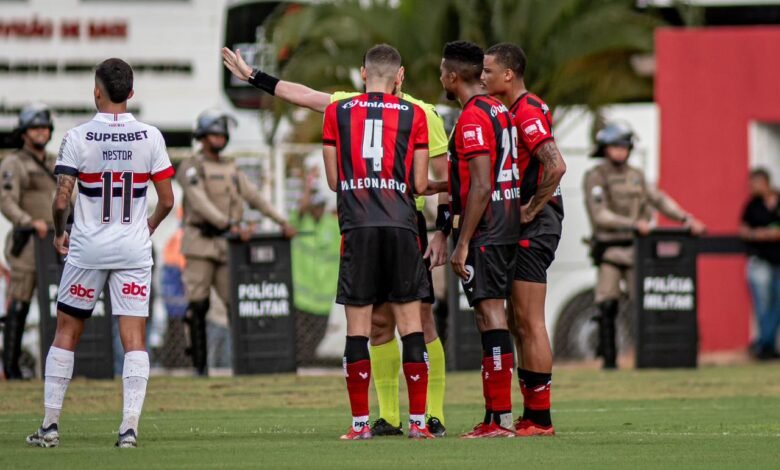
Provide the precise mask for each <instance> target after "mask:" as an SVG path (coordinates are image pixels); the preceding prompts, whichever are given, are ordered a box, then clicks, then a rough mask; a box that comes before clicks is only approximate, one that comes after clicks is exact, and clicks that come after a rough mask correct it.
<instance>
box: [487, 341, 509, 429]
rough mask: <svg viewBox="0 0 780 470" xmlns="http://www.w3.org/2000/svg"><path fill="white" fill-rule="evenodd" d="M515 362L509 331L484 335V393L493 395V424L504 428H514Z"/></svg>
mask: <svg viewBox="0 0 780 470" xmlns="http://www.w3.org/2000/svg"><path fill="white" fill-rule="evenodd" d="M514 363H515V358H514V352H513V350H512V337H511V336H510V335H509V330H488V331H485V332H483V333H482V370H483V373H482V380H483V390H485V389H487V392H488V394H489V396H490V399H489V405H490V411H491V412H492V415H493V421H494V422H495V423H496V424H498V425H500V426H504V427H509V426H511V416H512V371H513V370H514V367H515V365H514ZM487 404H488V400H486V405H487ZM507 421H508V422H507Z"/></svg>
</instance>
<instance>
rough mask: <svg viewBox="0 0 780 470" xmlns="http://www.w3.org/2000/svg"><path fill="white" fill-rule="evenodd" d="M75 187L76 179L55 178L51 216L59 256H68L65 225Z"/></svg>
mask: <svg viewBox="0 0 780 470" xmlns="http://www.w3.org/2000/svg"><path fill="white" fill-rule="evenodd" d="M75 185H76V177H75V176H70V175H63V174H61V175H59V176H58V177H57V195H56V196H54V204H52V214H53V216H54V247H55V248H56V249H57V252H58V253H60V254H61V255H67V254H68V242H69V239H68V232H66V231H65V223H66V222H67V221H68V209H69V208H70V197H71V194H73V187H74V186H75Z"/></svg>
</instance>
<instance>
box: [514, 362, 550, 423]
mask: <svg viewBox="0 0 780 470" xmlns="http://www.w3.org/2000/svg"><path fill="white" fill-rule="evenodd" d="M517 375H518V377H519V378H520V391H521V392H523V419H527V420H529V421H531V422H532V423H534V424H538V425H539V426H544V427H549V426H552V417H551V416H550V387H551V386H552V373H548V372H533V371H530V370H526V369H520V368H518V369H517Z"/></svg>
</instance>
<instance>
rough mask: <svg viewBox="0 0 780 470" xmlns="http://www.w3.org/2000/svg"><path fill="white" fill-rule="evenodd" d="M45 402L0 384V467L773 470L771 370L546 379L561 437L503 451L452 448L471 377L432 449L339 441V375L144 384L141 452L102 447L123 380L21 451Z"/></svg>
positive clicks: (451, 396)
mask: <svg viewBox="0 0 780 470" xmlns="http://www.w3.org/2000/svg"><path fill="white" fill-rule="evenodd" d="M401 382H402V386H401V391H402V394H403V395H402V400H401V409H402V415H404V414H405V411H403V410H405V408H406V405H405V402H406V400H405V398H403V397H404V396H405V393H406V392H405V389H404V386H403V380H401ZM42 392H43V386H42V383H41V382H40V381H35V382H29V383H11V384H9V383H0V468H2V469H6V468H8V469H17V468H19V469H20V468H35V469H45V468H56V469H60V468H87V469H100V468H110V469H120V468H128V469H134V470H140V469H147V468H166V469H169V468H188V469H189V468H361V469H364V470H365V469H373V468H391V467H392V468H397V469H406V468H426V469H427V468H470V469H481V468H545V469H547V468H577V469H583V468H621V469H625V468H630V469H632V470H633V469H636V468H707V469H712V468H737V467H739V468H745V469H754V468H780V365H778V364H767V365H750V366H737V367H734V366H731V367H707V368H702V369H699V370H692V371H644V372H637V371H633V370H625V371H618V372H613V373H605V372H602V371H596V370H582V369H578V370H572V369H560V370H556V372H555V375H554V377H553V420H554V422H555V425H556V431H557V433H558V435H557V436H556V437H554V438H530V439H528V438H525V439H505V440H495V439H491V440H487V439H485V440H471V441H463V440H460V439H458V438H457V435H458V434H459V433H461V432H463V431H466V430H468V429H470V428H471V426H472V425H473V424H474V423H476V422H477V420H478V419H479V418H480V417H481V415H482V409H481V403H482V392H481V385H480V381H479V375H478V374H477V373H451V374H449V375H448V376H447V408H446V412H447V416H446V425H447V429H448V432H449V434H450V435H449V436H448V437H446V438H444V439H438V440H436V441H409V440H408V439H406V438H398V437H393V438H375V439H374V440H373V441H366V442H341V441H339V440H338V436H339V435H340V434H341V433H343V432H344V431H345V430H346V429H347V427H348V426H349V423H350V421H349V407H348V403H347V395H346V389H345V386H344V380H343V378H342V377H339V376H332V377H296V376H293V375H276V376H259V377H240V378H211V379H207V380H202V379H195V378H170V377H153V378H152V380H151V381H150V382H149V390H148V393H147V398H146V404H145V409H144V415H143V417H142V419H141V429H140V436H139V448H138V449H134V450H133V449H127V450H119V449H115V448H114V447H113V443H114V441H115V439H116V430H117V427H118V425H119V421H120V418H121V408H122V392H121V381H119V380H114V381H94V380H92V381H88V380H84V379H77V380H74V381H73V383H72V384H71V386H70V389H69V390H68V396H67V398H66V402H65V406H64V410H63V415H62V421H61V423H60V434H61V441H60V447H59V448H57V449H38V448H28V447H27V446H26V444H25V443H24V437H25V436H26V435H27V434H29V433H31V432H32V431H33V430H35V428H36V427H37V426H38V425H39V424H40V418H41V413H42V404H41V402H42ZM513 395H514V398H515V403H516V410H519V409H520V405H519V403H520V394H519V391H518V390H517V386H516V385H515V388H514V390H513ZM373 396H374V395H373V391H372V399H373ZM376 417H377V413H376V409H375V408H374V407H372V416H371V418H372V419H374V418H376Z"/></svg>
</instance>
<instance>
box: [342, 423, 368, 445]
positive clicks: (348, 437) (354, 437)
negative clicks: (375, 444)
mask: <svg viewBox="0 0 780 470" xmlns="http://www.w3.org/2000/svg"><path fill="white" fill-rule="evenodd" d="M373 438H374V435H373V434H371V428H370V427H369V426H368V425H366V426H363V427H362V428H360V431H355V430H354V429H352V427H350V428H349V432H348V433H346V434H344V435H343V436H341V437H340V439H341V440H342V441H359V440H362V439H373Z"/></svg>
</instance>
